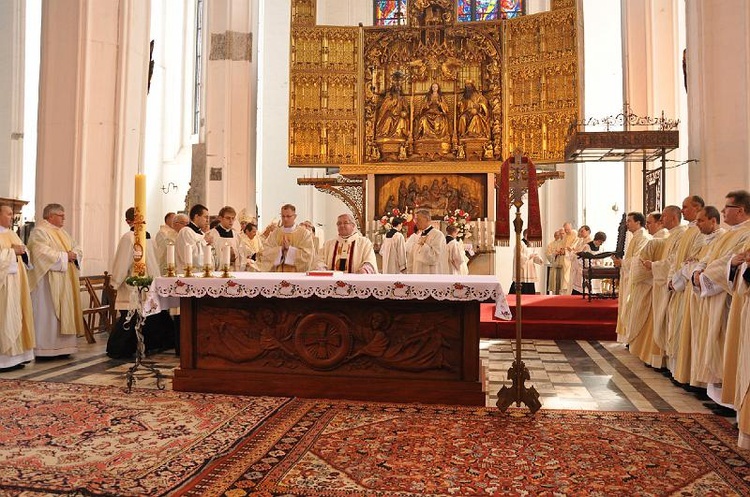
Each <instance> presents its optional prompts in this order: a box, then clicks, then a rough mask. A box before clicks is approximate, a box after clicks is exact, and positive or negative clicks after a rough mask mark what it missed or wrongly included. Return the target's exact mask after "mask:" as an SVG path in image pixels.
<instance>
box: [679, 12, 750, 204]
mask: <svg viewBox="0 0 750 497" xmlns="http://www.w3.org/2000/svg"><path fill="white" fill-rule="evenodd" d="M685 4H686V22H687V86H688V109H689V113H690V126H689V135H690V143H689V151H690V157H691V158H695V159H698V160H699V162H698V163H697V164H695V165H691V166H690V190H691V193H696V194H699V195H701V196H703V198H704V199H705V200H706V203H707V204H712V205H715V206H717V207H719V208H721V207H722V206H723V205H724V196H725V195H726V193H727V192H729V191H731V190H736V189H739V188H744V189H747V188H748V184H750V141H749V140H748V136H750V98H748V97H749V96H748V92H749V91H750V90H748V88H749V87H750V60H748V59H749V57H750V53H749V52H750V48H749V47H750V22H748V20H749V19H750V4H748V3H747V2H745V1H744V0H717V1H713V2H703V1H701V0H687V1H686V2H685Z"/></svg>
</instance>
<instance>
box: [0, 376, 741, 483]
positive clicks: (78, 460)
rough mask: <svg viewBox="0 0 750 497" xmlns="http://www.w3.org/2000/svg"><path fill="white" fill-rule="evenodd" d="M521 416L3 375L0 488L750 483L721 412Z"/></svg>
mask: <svg viewBox="0 0 750 497" xmlns="http://www.w3.org/2000/svg"><path fill="white" fill-rule="evenodd" d="M509 413H510V414H509V415H504V414H501V413H500V412H499V411H497V410H496V409H487V408H469V407H454V406H450V407H446V406H426V405H389V404H369V403H358V402H347V401H336V402H330V401H319V400H305V399H279V398H258V397H230V396H224V395H208V394H189V393H179V392H159V391H153V390H134V392H133V393H132V394H130V395H128V394H125V393H123V392H122V390H120V389H117V388H110V387H91V386H84V385H70V384H56V383H39V382H18V381H0V461H2V462H1V463H0V494H2V495H38V494H41V493H44V492H49V493H53V492H54V493H58V494H60V493H62V494H71V493H77V494H82V495H118V496H125V495H195V496H211V495H227V496H230V497H239V496H245V495H254V496H269V497H270V496H281V495H284V496H295V495H304V496H355V495H356V496H363V495H381V496H420V495H429V496H437V495H440V496H474V495H483V496H487V495H602V496H604V495H606V496H612V495H627V496H631V495H717V496H719V495H720V496H728V495H750V451H743V450H741V449H738V448H737V446H736V437H737V432H736V429H734V428H732V427H731V425H730V424H729V423H728V422H727V421H726V420H725V419H724V418H721V417H718V416H714V415H710V414H692V415H689V414H673V413H670V414H663V413H662V414H659V413H630V412H619V413H612V412H590V411H553V410H544V409H543V410H541V411H539V412H538V413H537V414H536V416H530V415H529V414H528V413H527V412H526V411H525V410H521V409H511V410H509Z"/></svg>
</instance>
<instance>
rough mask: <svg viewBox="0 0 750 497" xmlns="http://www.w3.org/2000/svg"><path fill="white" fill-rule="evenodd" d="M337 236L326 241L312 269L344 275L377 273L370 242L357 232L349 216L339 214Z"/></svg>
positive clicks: (352, 219)
mask: <svg viewBox="0 0 750 497" xmlns="http://www.w3.org/2000/svg"><path fill="white" fill-rule="evenodd" d="M336 230H337V231H338V236H337V237H336V238H333V239H331V240H327V241H326V242H325V243H324V244H323V249H322V250H320V251H319V252H318V256H317V258H316V260H315V264H313V268H314V269H318V270H323V269H329V270H332V271H343V272H345V273H365V274H374V273H377V272H378V264H377V262H376V260H375V251H374V250H373V248H372V242H371V241H370V240H368V239H367V238H365V237H364V236H363V235H362V233H360V232H359V231H358V230H357V225H356V224H355V223H354V217H353V216H352V215H351V214H341V215H340V216H339V217H338V220H337V221H336Z"/></svg>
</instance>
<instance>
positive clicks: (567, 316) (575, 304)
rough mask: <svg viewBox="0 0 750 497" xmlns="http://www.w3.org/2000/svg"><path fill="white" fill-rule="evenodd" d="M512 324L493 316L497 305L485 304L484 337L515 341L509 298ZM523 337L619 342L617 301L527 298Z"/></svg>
mask: <svg viewBox="0 0 750 497" xmlns="http://www.w3.org/2000/svg"><path fill="white" fill-rule="evenodd" d="M508 305H510V310H511V312H512V314H513V319H512V320H510V321H502V320H499V319H496V318H495V317H494V313H495V304H482V306H481V312H480V327H479V334H480V336H481V337H482V338H515V336H516V321H515V316H516V296H515V295H508ZM521 305H522V308H521V314H522V318H523V337H524V338H538V339H545V340H616V339H617V333H616V332H615V329H616V327H617V300H616V299H603V300H592V301H591V302H589V301H588V299H583V298H582V297H581V296H580V295H578V296H574V295H524V296H523V297H522V299H521Z"/></svg>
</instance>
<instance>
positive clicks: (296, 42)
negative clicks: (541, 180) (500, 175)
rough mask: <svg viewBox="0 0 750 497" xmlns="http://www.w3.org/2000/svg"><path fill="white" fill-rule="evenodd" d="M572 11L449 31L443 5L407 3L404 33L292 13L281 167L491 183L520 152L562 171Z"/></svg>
mask: <svg viewBox="0 0 750 497" xmlns="http://www.w3.org/2000/svg"><path fill="white" fill-rule="evenodd" d="M576 4H577V2H575V1H574V0H566V1H555V2H554V5H553V7H554V8H553V10H552V11H550V12H544V13H540V14H535V15H530V16H521V17H518V18H515V19H509V20H502V21H484V22H474V23H463V22H462V23H458V22H456V19H455V2H454V1H453V0H412V1H409V2H408V7H407V8H408V14H407V19H408V20H409V25H408V26H389V27H360V28H354V27H352V28H343V27H327V26H313V25H311V24H310V23H309V20H310V16H312V17H313V18H314V1H313V0H293V2H292V12H293V18H292V43H291V47H292V48H291V52H292V53H291V59H292V60H291V67H290V69H291V76H290V146H289V151H290V152H289V155H290V158H289V159H290V165H292V166H315V165H318V166H320V167H324V166H331V165H336V166H339V167H340V168H341V172H342V174H372V173H374V174H394V173H399V172H404V171H410V172H419V173H448V172H456V173H457V172H493V171H494V170H495V169H496V164H495V162H496V161H497V160H499V159H501V158H503V157H504V156H507V155H508V154H509V153H510V151H511V150H514V149H515V148H516V147H521V148H522V150H523V151H524V153H525V154H526V155H528V156H530V157H532V158H533V159H534V161H535V163H538V164H545V163H547V164H550V163H556V162H562V161H563V158H564V150H563V149H564V140H565V135H566V132H567V128H568V126H569V125H570V123H572V122H576V121H577V116H578V111H579V106H580V97H579V80H580V76H579V69H578V64H579V57H578V51H579V43H578V23H579V18H578V14H577V7H576Z"/></svg>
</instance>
